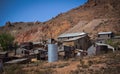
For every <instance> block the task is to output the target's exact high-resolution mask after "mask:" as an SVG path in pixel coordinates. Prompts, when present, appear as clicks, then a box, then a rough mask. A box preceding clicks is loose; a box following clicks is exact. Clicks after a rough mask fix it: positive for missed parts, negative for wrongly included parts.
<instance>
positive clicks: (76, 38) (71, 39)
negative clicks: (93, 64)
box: [64, 36, 85, 42]
mask: <svg viewBox="0 0 120 74" xmlns="http://www.w3.org/2000/svg"><path fill="white" fill-rule="evenodd" d="M83 37H85V36H81V37H75V38H70V39H68V40H64V41H65V42H68V41H74V40H78V39H80V38H83Z"/></svg>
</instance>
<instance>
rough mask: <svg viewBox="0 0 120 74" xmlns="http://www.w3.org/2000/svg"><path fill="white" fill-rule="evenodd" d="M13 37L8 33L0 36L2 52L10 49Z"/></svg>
mask: <svg viewBox="0 0 120 74" xmlns="http://www.w3.org/2000/svg"><path fill="white" fill-rule="evenodd" d="M13 41H14V37H13V36H12V35H11V34H8V33H2V34H0V45H1V47H2V49H3V51H6V50H8V49H10V48H11V47H12V44H13Z"/></svg>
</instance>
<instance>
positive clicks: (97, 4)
mask: <svg viewBox="0 0 120 74" xmlns="http://www.w3.org/2000/svg"><path fill="white" fill-rule="evenodd" d="M119 3H120V0H88V1H87V3H85V4H84V5H82V6H79V7H77V8H74V9H72V10H70V11H68V12H66V13H61V14H59V15H58V16H56V17H54V18H52V19H51V20H49V21H46V22H43V23H41V22H29V23H24V22H18V23H12V24H11V23H10V22H8V23H7V24H8V25H6V26H4V27H2V28H1V29H0V30H1V32H3V31H9V32H10V33H12V34H14V36H15V37H16V41H17V42H26V41H39V40H41V39H47V38H50V37H53V38H57V36H58V35H60V34H61V33H65V32H66V31H67V30H68V29H70V28H72V27H73V28H74V26H75V25H76V26H77V25H78V26H79V28H75V29H73V31H74V30H77V31H85V32H88V33H89V34H90V36H91V37H95V35H96V33H97V32H99V31H113V32H115V33H117V34H120V29H119V28H120V9H119V7H120V4H119ZM84 21H86V23H84V24H83V25H82V26H80V25H79V23H80V22H84ZM66 33H67V32H66Z"/></svg>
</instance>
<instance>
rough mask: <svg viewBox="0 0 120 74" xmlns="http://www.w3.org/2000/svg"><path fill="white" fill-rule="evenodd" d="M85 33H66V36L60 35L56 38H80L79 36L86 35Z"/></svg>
mask: <svg viewBox="0 0 120 74" xmlns="http://www.w3.org/2000/svg"><path fill="white" fill-rule="evenodd" d="M86 34H87V33H85V32H76V33H66V34H61V35H59V36H58V38H61V37H75V36H81V35H86Z"/></svg>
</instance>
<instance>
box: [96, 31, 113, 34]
mask: <svg viewBox="0 0 120 74" xmlns="http://www.w3.org/2000/svg"><path fill="white" fill-rule="evenodd" d="M111 33H112V32H111V31H109V32H99V33H98V34H111Z"/></svg>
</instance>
